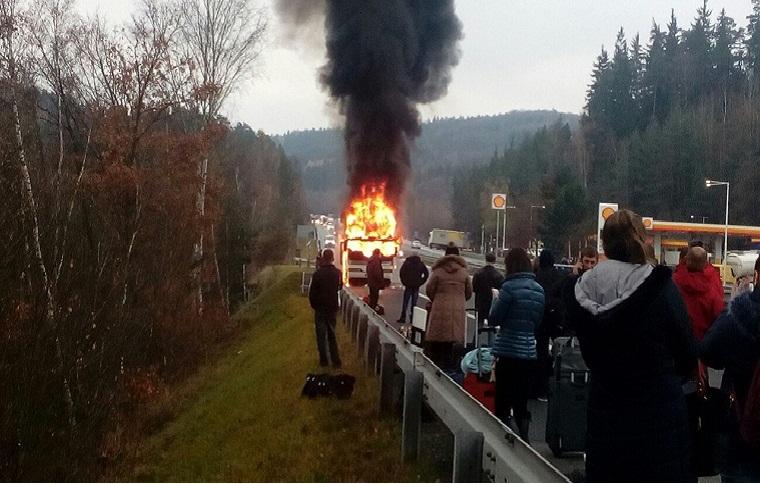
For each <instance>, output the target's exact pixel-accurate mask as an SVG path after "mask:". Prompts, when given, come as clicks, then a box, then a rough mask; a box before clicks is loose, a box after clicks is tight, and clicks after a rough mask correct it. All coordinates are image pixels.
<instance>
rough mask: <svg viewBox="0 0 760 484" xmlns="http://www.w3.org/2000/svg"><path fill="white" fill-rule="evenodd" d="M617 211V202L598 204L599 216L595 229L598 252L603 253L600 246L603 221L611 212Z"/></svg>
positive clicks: (602, 248)
mask: <svg viewBox="0 0 760 484" xmlns="http://www.w3.org/2000/svg"><path fill="white" fill-rule="evenodd" d="M617 211H618V204H617V203H600V204H599V218H598V222H597V229H596V243H597V250H598V251H599V253H600V254H604V247H602V228H603V227H604V222H606V221H607V219H608V218H610V217H611V216H612V214H613V213H615V212H617Z"/></svg>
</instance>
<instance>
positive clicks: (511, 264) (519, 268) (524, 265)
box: [504, 247, 533, 274]
mask: <svg viewBox="0 0 760 484" xmlns="http://www.w3.org/2000/svg"><path fill="white" fill-rule="evenodd" d="M504 266H505V267H506V269H507V274H516V273H518V272H533V265H532V264H531V263H530V257H528V252H526V251H525V249H521V248H519V247H517V248H514V249H509V252H507V256H506V257H505V258H504Z"/></svg>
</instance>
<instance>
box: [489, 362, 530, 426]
mask: <svg viewBox="0 0 760 484" xmlns="http://www.w3.org/2000/svg"><path fill="white" fill-rule="evenodd" d="M535 374H536V361H535V360H522V359H518V358H504V357H499V361H498V362H497V363H496V402H495V403H496V416H497V417H498V418H499V419H500V420H501V421H502V422H505V423H506V422H507V421H508V420H509V415H510V410H511V411H512V412H513V413H514V416H515V420H516V421H517V422H518V423H519V422H521V421H523V420H525V419H526V418H527V417H528V396H529V394H530V387H531V384H532V383H533V379H534V378H535Z"/></svg>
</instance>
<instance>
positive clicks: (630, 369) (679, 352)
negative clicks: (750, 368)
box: [565, 210, 697, 482]
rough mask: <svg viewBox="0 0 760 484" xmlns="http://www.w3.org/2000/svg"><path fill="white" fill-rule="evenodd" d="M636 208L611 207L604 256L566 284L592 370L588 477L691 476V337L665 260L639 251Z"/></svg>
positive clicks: (654, 479) (653, 479)
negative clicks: (659, 262)
mask: <svg viewBox="0 0 760 484" xmlns="http://www.w3.org/2000/svg"><path fill="white" fill-rule="evenodd" d="M645 241H646V233H645V231H644V224H643V223H642V220H641V217H640V216H638V215H636V214H635V213H633V212H631V211H629V210H620V211H617V212H615V213H614V214H613V215H611V216H610V217H609V218H608V219H607V221H606V222H605V225H604V228H603V230H602V242H603V245H604V251H605V255H606V256H607V257H608V260H605V261H603V262H600V263H599V264H598V265H597V266H596V267H595V268H593V269H592V270H590V271H588V272H585V273H584V274H583V275H582V276H581V277H580V278H579V279H578V280H577V282H576V283H575V284H574V285H573V286H570V289H571V290H570V291H567V292H566V293H565V305H566V308H567V312H568V315H569V316H570V317H569V318H568V319H569V321H571V322H572V323H573V324H574V325H575V330H576V333H577V335H578V338H579V340H580V346H581V352H582V355H583V358H584V360H585V362H586V364H587V366H588V367H589V369H590V370H591V383H590V385H591V387H590V391H589V400H588V410H587V433H586V480H587V481H588V482H600V481H607V482H622V481H626V482H629V481H632V482H683V481H687V480H692V479H693V478H694V477H693V473H692V468H691V458H690V436H689V422H688V414H687V408H686V400H685V397H684V393H683V390H682V387H681V383H682V381H683V379H684V378H685V377H686V376H688V375H691V374H692V372H694V371H695V369H696V364H697V359H696V344H695V341H694V337H693V335H692V331H691V324H690V322H689V316H688V314H687V312H686V307H685V305H684V303H683V300H682V299H681V296H680V294H679V292H678V288H677V287H676V286H675V284H674V283H673V281H672V280H671V272H670V269H669V268H667V267H665V266H656V267H655V266H653V265H652V264H651V263H650V262H649V261H648V260H647V250H646V247H645V246H646V242H645Z"/></svg>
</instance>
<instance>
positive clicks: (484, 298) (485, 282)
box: [472, 252, 504, 327]
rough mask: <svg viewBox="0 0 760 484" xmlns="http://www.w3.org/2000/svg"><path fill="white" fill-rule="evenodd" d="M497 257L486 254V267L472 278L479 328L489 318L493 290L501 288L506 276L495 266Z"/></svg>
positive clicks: (492, 254) (491, 253) (490, 253)
mask: <svg viewBox="0 0 760 484" xmlns="http://www.w3.org/2000/svg"><path fill="white" fill-rule="evenodd" d="M495 262H496V255H495V254H494V253H493V252H489V253H488V254H486V265H485V266H483V267H482V268H480V269H478V270H477V272H475V275H474V276H472V291H473V292H474V293H475V310H476V311H477V312H478V327H481V326H483V321H484V320H485V319H486V318H488V313H489V312H490V311H491V302H492V300H493V290H494V289H499V288H501V284H502V282H504V276H503V275H501V272H499V270H498V269H497V268H495V267H494V266H493V265H494V263H495Z"/></svg>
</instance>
